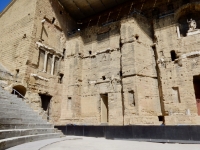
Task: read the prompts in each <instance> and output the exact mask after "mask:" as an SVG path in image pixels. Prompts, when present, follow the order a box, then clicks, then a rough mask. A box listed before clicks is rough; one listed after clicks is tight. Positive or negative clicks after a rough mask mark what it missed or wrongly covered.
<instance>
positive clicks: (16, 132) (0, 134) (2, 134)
mask: <svg viewBox="0 0 200 150" xmlns="http://www.w3.org/2000/svg"><path fill="white" fill-rule="evenodd" d="M56 131H57V130H55V129H53V128H37V129H9V130H0V140H1V139H6V138H11V137H18V136H26V135H37V134H46V133H55V132H56ZM56 133H60V132H56Z"/></svg>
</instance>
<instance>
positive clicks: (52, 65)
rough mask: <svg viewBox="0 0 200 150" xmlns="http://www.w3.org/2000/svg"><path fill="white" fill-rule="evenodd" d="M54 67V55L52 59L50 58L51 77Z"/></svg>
mask: <svg viewBox="0 0 200 150" xmlns="http://www.w3.org/2000/svg"><path fill="white" fill-rule="evenodd" d="M54 66H55V55H53V58H52V64H51V75H53V71H54Z"/></svg>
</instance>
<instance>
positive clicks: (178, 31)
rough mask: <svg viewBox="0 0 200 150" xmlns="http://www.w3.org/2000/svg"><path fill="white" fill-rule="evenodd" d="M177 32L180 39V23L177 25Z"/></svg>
mask: <svg viewBox="0 0 200 150" xmlns="http://www.w3.org/2000/svg"><path fill="white" fill-rule="evenodd" d="M176 32H177V35H178V38H179V39H180V38H181V35H180V29H179V25H177V26H176Z"/></svg>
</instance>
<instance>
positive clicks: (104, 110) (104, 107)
mask: <svg viewBox="0 0 200 150" xmlns="http://www.w3.org/2000/svg"><path fill="white" fill-rule="evenodd" d="M100 96H101V123H108V121H109V120H108V113H109V110H108V94H101V95H100Z"/></svg>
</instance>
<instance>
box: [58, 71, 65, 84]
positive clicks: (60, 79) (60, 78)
mask: <svg viewBox="0 0 200 150" xmlns="http://www.w3.org/2000/svg"><path fill="white" fill-rule="evenodd" d="M63 76H64V74H62V73H60V74H59V79H58V83H60V84H62V83H63Z"/></svg>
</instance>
